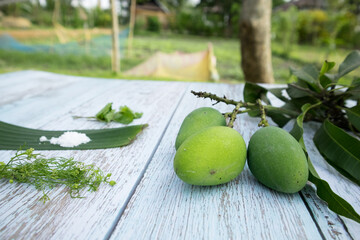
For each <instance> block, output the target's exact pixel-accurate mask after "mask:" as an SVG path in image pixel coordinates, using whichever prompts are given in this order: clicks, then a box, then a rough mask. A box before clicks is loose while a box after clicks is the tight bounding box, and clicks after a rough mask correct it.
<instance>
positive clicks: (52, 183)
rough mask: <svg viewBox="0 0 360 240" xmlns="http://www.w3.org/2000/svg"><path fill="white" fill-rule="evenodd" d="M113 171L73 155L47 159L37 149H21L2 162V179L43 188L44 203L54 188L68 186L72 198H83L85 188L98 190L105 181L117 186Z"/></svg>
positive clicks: (42, 198) (0, 166)
mask: <svg viewBox="0 0 360 240" xmlns="http://www.w3.org/2000/svg"><path fill="white" fill-rule="evenodd" d="M110 176H111V174H110V173H109V174H106V175H105V174H104V173H103V172H102V171H101V169H99V168H98V167H96V166H94V165H92V164H90V165H86V164H84V163H82V162H77V161H75V160H74V159H73V158H63V157H55V158H46V157H44V156H43V155H40V154H35V153H34V149H32V148H29V149H27V150H26V151H18V152H17V153H16V154H15V156H14V157H12V158H11V159H10V161H9V162H8V163H7V164H5V163H4V162H0V178H5V179H8V180H9V183H13V182H18V183H27V184H30V185H33V186H34V187H35V188H36V189H37V190H39V191H42V193H43V196H42V197H41V198H40V200H42V201H43V202H44V203H45V202H46V201H48V200H50V198H49V196H48V193H49V192H50V190H51V189H53V188H55V187H57V186H59V185H65V186H66V188H67V189H68V193H69V194H70V196H71V197H72V198H81V195H80V193H81V191H82V190H84V189H87V190H88V191H91V192H94V191H96V190H97V189H98V188H99V186H100V184H101V183H108V184H109V185H111V186H114V185H115V184H116V182H114V181H110V180H109V178H110Z"/></svg>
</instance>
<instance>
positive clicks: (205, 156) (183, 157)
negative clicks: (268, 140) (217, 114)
mask: <svg viewBox="0 0 360 240" xmlns="http://www.w3.org/2000/svg"><path fill="white" fill-rule="evenodd" d="M245 162H246V145H245V141H244V139H243V138H242V136H241V135H240V133H238V132H237V131H236V130H234V129H232V128H229V127H224V126H215V127H209V128H206V129H203V130H202V131H199V132H197V133H196V134H194V135H192V136H190V137H189V138H188V139H186V140H185V141H184V142H183V143H182V144H181V146H180V147H179V149H178V150H177V152H176V155H175V159H174V170H175V173H176V175H177V176H178V177H179V178H180V179H181V180H183V181H184V182H186V183H189V184H193V185H202V186H206V185H218V184H222V183H226V182H229V181H231V180H232V179H234V178H236V177H237V176H238V175H239V174H240V173H241V171H242V170H243V168H244V165H245Z"/></svg>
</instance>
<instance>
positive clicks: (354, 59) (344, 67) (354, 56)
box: [337, 50, 360, 79]
mask: <svg viewBox="0 0 360 240" xmlns="http://www.w3.org/2000/svg"><path fill="white" fill-rule="evenodd" d="M359 66H360V51H357V50H355V51H352V52H351V53H350V54H349V55H347V57H346V58H345V60H344V61H343V62H342V63H341V64H340V66H339V72H338V74H337V78H338V79H339V78H341V77H342V76H344V75H346V74H348V73H349V72H351V71H353V70H355V69H356V68H358V67H359Z"/></svg>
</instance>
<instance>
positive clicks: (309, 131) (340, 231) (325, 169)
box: [265, 85, 360, 239]
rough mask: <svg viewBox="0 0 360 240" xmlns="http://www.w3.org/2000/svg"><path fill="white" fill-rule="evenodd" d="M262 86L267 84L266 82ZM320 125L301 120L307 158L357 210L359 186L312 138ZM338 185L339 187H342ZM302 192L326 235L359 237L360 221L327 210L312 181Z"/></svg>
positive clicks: (329, 236) (288, 127) (278, 101)
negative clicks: (323, 153)
mask: <svg viewBox="0 0 360 240" xmlns="http://www.w3.org/2000/svg"><path fill="white" fill-rule="evenodd" d="M270 86H271V85H270ZM265 87H268V86H266V85H265ZM270 100H271V103H272V104H273V105H276V106H281V105H282V104H283V103H282V102H281V101H280V100H278V99H277V98H276V97H275V96H273V95H271V94H270ZM293 123H294V121H292V122H290V123H288V124H287V125H286V126H285V127H284V128H285V129H286V130H287V131H290V130H291V129H292V126H293ZM319 126H320V124H318V123H314V122H311V123H304V141H305V144H306V148H307V151H308V153H309V156H310V159H311V161H312V163H313V164H314V166H315V168H316V170H317V171H318V173H319V175H320V176H321V177H322V178H324V179H325V180H326V181H328V183H329V184H330V186H331V188H332V189H333V190H334V191H335V192H336V193H337V194H339V195H340V196H341V197H343V198H345V199H346V200H347V201H348V202H349V203H350V204H351V205H352V206H354V208H355V210H356V211H357V212H360V208H359V203H360V191H359V190H360V188H359V187H358V186H356V185H355V184H353V183H352V182H351V181H349V180H347V179H345V178H344V177H343V176H341V175H340V174H339V173H338V172H337V171H336V170H335V169H333V168H332V167H331V166H330V165H329V164H327V163H326V161H325V160H324V159H323V158H322V156H321V155H320V153H319V152H318V150H317V148H316V147H315V145H314V143H313V140H312V138H313V136H314V133H315V132H316V130H317V129H318V128H319ZM338 183H340V185H339V186H338V187H336V186H337V185H338ZM348 186H351V188H352V189H351V191H346V190H345V191H343V190H344V189H347V187H348ZM334 187H335V189H334ZM336 188H338V189H336ZM340 189H342V191H341V190H340ZM301 194H302V196H303V199H304V201H305V202H306V204H307V206H308V207H309V211H311V213H312V215H313V218H314V220H315V222H316V224H317V226H318V228H319V229H320V231H321V232H322V235H323V237H324V238H325V239H360V232H359V231H360V228H359V224H357V223H355V222H354V221H352V220H349V219H346V218H343V219H344V220H343V219H342V218H341V217H339V216H338V215H337V214H335V213H334V212H332V211H331V210H329V209H328V207H327V205H326V203H324V202H323V201H322V200H320V199H319V198H318V197H317V196H316V193H315V187H314V186H313V184H311V183H310V182H309V183H308V186H306V187H305V188H304V189H303V190H302V191H301ZM344 221H345V223H344Z"/></svg>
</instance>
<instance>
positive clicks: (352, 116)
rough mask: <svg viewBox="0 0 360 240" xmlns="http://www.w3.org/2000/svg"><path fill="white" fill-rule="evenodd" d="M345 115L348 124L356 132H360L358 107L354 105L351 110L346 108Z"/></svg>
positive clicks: (359, 107)
mask: <svg viewBox="0 0 360 240" xmlns="http://www.w3.org/2000/svg"><path fill="white" fill-rule="evenodd" d="M346 114H347V116H348V119H349V121H350V123H351V124H352V125H353V126H354V127H355V128H356V129H357V130H358V131H360V105H356V106H355V107H352V108H347V109H346Z"/></svg>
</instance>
